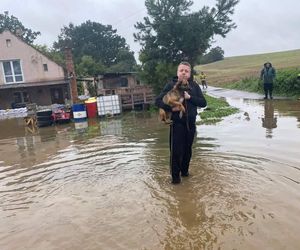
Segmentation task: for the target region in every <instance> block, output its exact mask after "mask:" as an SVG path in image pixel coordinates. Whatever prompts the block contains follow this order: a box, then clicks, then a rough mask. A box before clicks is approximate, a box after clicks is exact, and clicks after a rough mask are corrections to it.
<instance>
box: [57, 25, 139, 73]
mask: <svg viewBox="0 0 300 250" xmlns="http://www.w3.org/2000/svg"><path fill="white" fill-rule="evenodd" d="M116 32H117V31H116V30H115V29H113V28H112V26H111V25H102V24H100V23H97V22H92V21H86V22H85V23H82V24H80V25H79V26H75V25H74V24H72V23H70V24H69V26H64V27H63V28H62V30H61V34H60V35H59V36H58V41H57V42H55V43H54V44H53V47H54V48H55V49H56V50H58V51H63V49H64V48H65V47H70V48H72V49H73V55H74V62H75V64H77V65H78V67H79V68H80V67H81V66H82V65H84V64H88V63H91V62H93V63H94V64H95V65H94V66H92V68H93V70H91V71H92V72H88V73H93V74H95V73H96V69H97V70H98V68H101V70H102V69H103V68H104V67H105V68H106V69H108V68H109V67H116V68H118V70H120V71H129V70H131V69H132V68H133V67H134V66H135V65H136V62H135V58H134V55H133V52H131V51H130V50H129V47H128V45H127V44H126V41H125V39H124V38H122V37H121V36H119V35H117V33H116ZM84 56H89V58H87V57H84ZM79 65H81V66H79ZM82 70H83V71H85V73H87V71H86V69H85V70H84V69H82ZM97 73H99V72H97Z"/></svg>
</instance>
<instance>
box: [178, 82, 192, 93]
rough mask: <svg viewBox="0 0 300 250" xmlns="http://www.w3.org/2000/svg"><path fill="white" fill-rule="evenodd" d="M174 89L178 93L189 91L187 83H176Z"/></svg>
mask: <svg viewBox="0 0 300 250" xmlns="http://www.w3.org/2000/svg"><path fill="white" fill-rule="evenodd" d="M174 89H177V90H178V91H180V92H184V91H188V90H190V86H189V82H183V81H178V82H177V83H176V84H175V85H174Z"/></svg>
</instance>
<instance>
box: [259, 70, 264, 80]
mask: <svg viewBox="0 0 300 250" xmlns="http://www.w3.org/2000/svg"><path fill="white" fill-rule="evenodd" d="M263 75H264V69H262V70H261V72H260V78H259V79H260V80H262V79H263Z"/></svg>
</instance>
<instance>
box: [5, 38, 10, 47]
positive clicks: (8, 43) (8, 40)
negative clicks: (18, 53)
mask: <svg viewBox="0 0 300 250" xmlns="http://www.w3.org/2000/svg"><path fill="white" fill-rule="evenodd" d="M6 47H8V48H9V47H11V40H10V39H6Z"/></svg>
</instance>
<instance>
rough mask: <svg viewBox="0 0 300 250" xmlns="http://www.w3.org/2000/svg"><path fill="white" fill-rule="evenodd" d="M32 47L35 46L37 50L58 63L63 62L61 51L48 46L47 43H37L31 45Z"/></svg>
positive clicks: (61, 63) (62, 63)
mask: <svg viewBox="0 0 300 250" xmlns="http://www.w3.org/2000/svg"><path fill="white" fill-rule="evenodd" d="M33 47H34V48H36V49H37V50H39V51H40V52H42V53H43V54H44V55H46V56H47V57H49V58H50V59H51V60H53V61H54V62H56V63H58V64H60V65H64V64H65V59H64V56H63V54H62V53H61V52H59V51H56V50H54V49H52V48H49V47H48V46H47V45H38V44H36V45H33Z"/></svg>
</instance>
